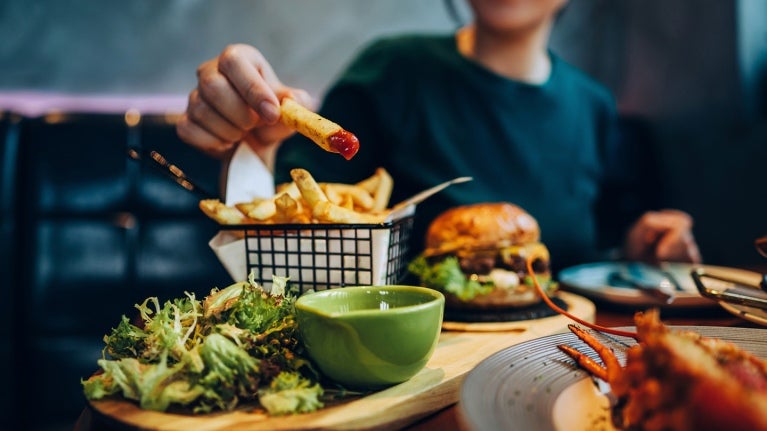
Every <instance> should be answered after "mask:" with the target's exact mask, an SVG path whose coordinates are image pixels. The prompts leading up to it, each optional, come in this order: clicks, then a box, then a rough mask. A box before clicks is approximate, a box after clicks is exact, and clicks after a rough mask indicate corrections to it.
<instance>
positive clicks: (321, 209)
mask: <svg viewBox="0 0 767 431" xmlns="http://www.w3.org/2000/svg"><path fill="white" fill-rule="evenodd" d="M312 215H313V216H314V218H316V219H317V220H320V221H323V222H326V223H340V224H378V223H382V222H383V221H384V218H385V216H383V215H380V214H369V213H361V212H357V211H354V210H350V209H347V208H344V207H341V206H338V205H336V204H334V203H331V202H328V201H321V202H317V205H315V206H314V207H312Z"/></svg>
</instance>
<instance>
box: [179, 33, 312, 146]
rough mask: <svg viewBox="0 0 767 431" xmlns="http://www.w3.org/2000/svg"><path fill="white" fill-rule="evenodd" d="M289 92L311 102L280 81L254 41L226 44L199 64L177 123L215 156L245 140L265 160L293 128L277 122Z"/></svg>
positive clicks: (189, 140) (182, 134) (187, 137)
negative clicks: (219, 52)
mask: <svg viewBox="0 0 767 431" xmlns="http://www.w3.org/2000/svg"><path fill="white" fill-rule="evenodd" d="M286 96H291V97H293V98H294V99H296V101H298V102H299V103H300V104H302V105H304V106H307V107H310V106H311V104H312V101H311V97H310V96H309V94H308V93H306V92H305V91H303V90H298V89H294V88H290V87H286V86H284V85H283V84H282V83H281V82H280V80H279V79H278V78H277V75H276V74H275V73H274V71H273V70H272V67H271V65H270V64H269V63H268V62H267V61H266V59H265V58H264V56H263V55H262V54H261V52H260V51H258V50H257V49H256V48H255V47H252V46H249V45H243V44H237V45H230V46H227V47H226V48H225V49H224V50H223V51H222V52H221V54H220V55H219V56H218V57H216V58H213V59H211V60H209V61H206V62H205V63H202V64H201V65H200V66H199V67H198V68H197V88H195V89H194V90H192V92H191V93H190V94H189V102H188V105H187V109H186V112H185V113H184V115H183V116H182V118H181V119H180V120H179V122H178V123H177V125H176V132H177V133H178V136H179V137H180V138H181V139H182V140H183V141H185V142H186V143H188V144H190V145H192V146H194V147H196V148H198V149H200V150H202V151H203V152H205V153H207V154H209V155H211V156H213V157H217V158H224V157H225V156H226V155H228V154H230V153H231V152H232V150H233V149H234V147H235V145H236V144H237V143H239V142H240V141H246V142H247V143H248V144H249V145H250V146H251V147H253V149H254V150H255V151H256V152H257V153H258V154H259V155H260V156H261V158H263V159H265V160H268V158H269V155H270V154H273V151H274V150H275V149H276V146H277V144H279V143H280V142H282V141H283V140H284V139H285V138H287V137H288V136H290V135H291V134H292V133H293V132H294V131H293V130H292V129H289V128H288V127H286V126H284V125H283V124H281V123H279V122H278V120H279V118H280V100H281V99H282V98H283V97H286Z"/></svg>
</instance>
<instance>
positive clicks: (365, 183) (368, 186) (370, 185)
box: [356, 168, 383, 195]
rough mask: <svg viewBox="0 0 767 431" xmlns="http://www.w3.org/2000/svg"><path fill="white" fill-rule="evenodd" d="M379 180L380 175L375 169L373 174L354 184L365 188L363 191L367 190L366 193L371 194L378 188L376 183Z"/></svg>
mask: <svg viewBox="0 0 767 431" xmlns="http://www.w3.org/2000/svg"><path fill="white" fill-rule="evenodd" d="M379 169H383V168H379ZM380 182H381V175H379V173H378V170H376V172H375V173H374V174H373V175H371V176H369V177H367V178H365V179H364V180H362V181H360V182H358V183H357V184H356V185H357V187H361V188H363V189H365V191H367V192H368V193H370V194H371V195H372V194H373V193H375V191H376V190H377V189H378V185H379V183H380Z"/></svg>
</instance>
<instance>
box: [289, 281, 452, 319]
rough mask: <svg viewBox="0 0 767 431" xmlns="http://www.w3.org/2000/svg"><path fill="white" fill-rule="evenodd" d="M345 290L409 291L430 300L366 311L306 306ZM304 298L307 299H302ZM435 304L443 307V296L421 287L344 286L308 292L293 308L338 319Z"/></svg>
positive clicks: (383, 285) (413, 308)
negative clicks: (339, 310)
mask: <svg viewBox="0 0 767 431" xmlns="http://www.w3.org/2000/svg"><path fill="white" fill-rule="evenodd" d="M347 289H351V290H353V291H367V290H384V289H389V290H398V291H400V290H410V291H415V292H419V293H423V294H427V295H428V296H430V297H431V298H432V299H431V300H429V301H426V302H422V303H419V304H413V305H405V306H402V307H396V308H391V309H385V310H381V309H366V310H353V311H345V312H327V311H325V310H322V309H320V308H317V307H316V306H312V305H309V304H306V302H307V301H309V300H310V299H312V298H314V297H317V296H327V295H333V294H336V293H338V292H339V291H344V290H346V291H348V290H347ZM304 298H308V299H304ZM435 303H442V304H443V306H444V303H445V295H444V294H443V293H442V292H440V291H438V290H435V289H431V288H428V287H423V286H412V285H406V284H382V285H378V286H344V287H336V288H331V289H325V290H319V291H314V292H308V293H305V294H303V295H301V296H299V297H298V298H297V299H296V301H295V303H294V306H295V307H296V309H299V308H300V309H301V310H304V311H307V312H311V313H314V314H316V315H320V316H323V317H339V316H364V315H370V314H373V313H376V314H381V313H382V314H391V313H394V312H397V313H402V312H407V311H417V310H419V309H421V308H430V307H433V306H434V304H435Z"/></svg>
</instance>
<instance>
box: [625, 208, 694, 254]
mask: <svg viewBox="0 0 767 431" xmlns="http://www.w3.org/2000/svg"><path fill="white" fill-rule="evenodd" d="M624 251H625V255H626V258H627V259H628V260H636V261H643V262H649V263H658V262H661V261H675V262H691V263H700V261H701V256H700V251H699V250H698V245H697V243H696V242H695V238H694V237H693V234H692V217H690V215H689V214H687V213H685V212H682V211H679V210H668V209H667V210H661V211H649V212H646V213H645V214H643V215H642V216H641V217H640V218H639V219H638V220H637V221H636V222H635V223H634V225H633V226H632V227H631V228H630V229H629V231H628V234H627V236H626V242H625V246H624Z"/></svg>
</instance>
